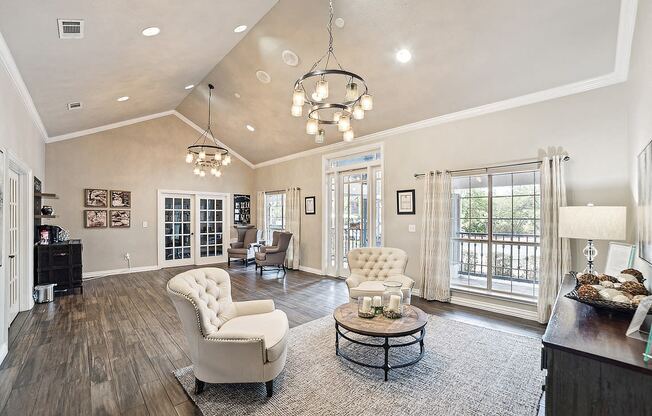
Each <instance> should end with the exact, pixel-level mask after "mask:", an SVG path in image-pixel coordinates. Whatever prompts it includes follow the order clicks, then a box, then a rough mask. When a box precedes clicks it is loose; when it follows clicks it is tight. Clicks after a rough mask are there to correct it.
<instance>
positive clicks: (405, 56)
mask: <svg viewBox="0 0 652 416" xmlns="http://www.w3.org/2000/svg"><path fill="white" fill-rule="evenodd" d="M410 59H412V54H411V53H410V51H408V50H407V49H401V50H400V51H398V52H396V60H397V61H399V62H400V63H402V64H404V63H406V62H408V61H409V60H410Z"/></svg>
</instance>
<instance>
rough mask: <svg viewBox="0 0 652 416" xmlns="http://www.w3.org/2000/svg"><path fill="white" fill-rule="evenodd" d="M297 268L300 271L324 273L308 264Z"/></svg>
mask: <svg viewBox="0 0 652 416" xmlns="http://www.w3.org/2000/svg"><path fill="white" fill-rule="evenodd" d="M299 270H301V271H302V272H306V273H312V274H324V273H323V272H322V271H321V270H319V269H315V268H314V267H308V266H299Z"/></svg>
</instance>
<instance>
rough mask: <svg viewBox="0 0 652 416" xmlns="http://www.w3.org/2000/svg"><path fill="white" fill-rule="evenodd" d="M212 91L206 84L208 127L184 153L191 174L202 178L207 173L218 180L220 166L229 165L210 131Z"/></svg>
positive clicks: (229, 159) (226, 156)
mask: <svg viewBox="0 0 652 416" xmlns="http://www.w3.org/2000/svg"><path fill="white" fill-rule="evenodd" d="M214 89H215V87H214V86H213V84H208V127H206V130H204V131H203V133H202V134H201V135H200V136H199V138H197V140H195V142H194V143H193V144H192V145H190V146H188V148H187V153H186V163H192V164H193V165H194V169H193V173H194V174H195V175H197V176H199V177H202V178H203V177H204V176H206V173H207V172H208V173H210V174H211V175H213V176H215V177H217V178H219V177H220V176H222V166H227V165H230V164H231V155H230V154H229V151H228V150H227V149H225V148H224V147H222V146H220V145H219V144H218V142H217V139H216V138H215V136H214V135H213V131H212V130H211V98H212V94H213V90H214Z"/></svg>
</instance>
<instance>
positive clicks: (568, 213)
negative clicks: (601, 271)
mask: <svg viewBox="0 0 652 416" xmlns="http://www.w3.org/2000/svg"><path fill="white" fill-rule="evenodd" d="M626 232H627V207H596V206H593V204H589V205H587V206H580V207H560V208H559V237H562V238H574V239H581V240H588V244H587V245H586V247H584V250H583V253H584V256H586V260H587V265H586V269H584V271H583V273H590V274H596V272H595V268H594V266H593V262H594V261H595V258H596V257H597V255H598V250H596V248H595V247H594V246H593V240H624V239H625V234H626Z"/></svg>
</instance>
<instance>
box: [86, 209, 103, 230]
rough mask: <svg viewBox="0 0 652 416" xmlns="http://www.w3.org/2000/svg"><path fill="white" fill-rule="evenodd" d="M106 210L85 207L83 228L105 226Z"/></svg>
mask: <svg viewBox="0 0 652 416" xmlns="http://www.w3.org/2000/svg"><path fill="white" fill-rule="evenodd" d="M106 224H107V211H106V210H105V209H85V210H84V228H106Z"/></svg>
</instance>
